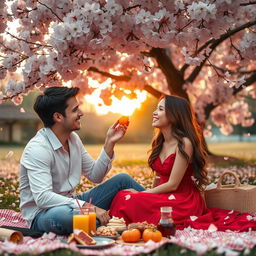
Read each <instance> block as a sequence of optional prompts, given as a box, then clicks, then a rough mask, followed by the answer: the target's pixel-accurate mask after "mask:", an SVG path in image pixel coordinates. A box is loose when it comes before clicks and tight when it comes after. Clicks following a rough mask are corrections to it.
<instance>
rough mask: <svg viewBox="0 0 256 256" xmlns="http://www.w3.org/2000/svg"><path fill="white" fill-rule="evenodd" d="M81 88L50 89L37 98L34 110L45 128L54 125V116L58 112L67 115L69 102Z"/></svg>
mask: <svg viewBox="0 0 256 256" xmlns="http://www.w3.org/2000/svg"><path fill="white" fill-rule="evenodd" d="M78 92H79V88H77V87H73V88H68V87H49V88H47V89H46V90H45V91H44V93H43V94H42V95H39V96H38V97H37V98H36V101H35V104H34V110H35V112H36V113H37V114H38V116H39V117H40V119H41V120H42V121H43V123H44V126H45V127H51V126H53V125H54V120H53V114H54V113H55V112H58V113H60V114H62V115H63V116H66V115H65V110H66V108H67V106H68V105H67V100H68V99H69V98H71V97H74V96H76V95H77V94H78Z"/></svg>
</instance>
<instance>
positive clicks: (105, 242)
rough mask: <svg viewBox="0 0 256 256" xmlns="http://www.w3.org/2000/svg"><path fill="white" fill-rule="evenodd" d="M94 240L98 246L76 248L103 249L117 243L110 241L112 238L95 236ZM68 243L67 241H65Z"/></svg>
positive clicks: (79, 245) (81, 245)
mask: <svg viewBox="0 0 256 256" xmlns="http://www.w3.org/2000/svg"><path fill="white" fill-rule="evenodd" d="M93 239H94V240H95V241H96V244H92V245H88V244H85V245H83V244H77V245H76V246H77V247H78V248H80V249H85V248H86V249H99V248H103V247H107V246H109V245H111V244H114V243H115V240H113V239H110V238H105V237H98V236H94V237H93ZM65 242H67V240H66V241H65Z"/></svg>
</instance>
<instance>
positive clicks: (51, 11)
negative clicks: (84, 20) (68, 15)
mask: <svg viewBox="0 0 256 256" xmlns="http://www.w3.org/2000/svg"><path fill="white" fill-rule="evenodd" d="M38 3H39V4H41V5H43V6H44V7H45V8H47V9H48V10H50V12H51V13H52V14H53V15H55V16H56V17H57V18H58V20H59V21H61V22H63V20H62V19H61V18H60V17H59V16H58V15H57V13H55V12H54V11H53V10H52V8H50V7H49V6H47V5H46V4H43V3H41V2H40V1H38Z"/></svg>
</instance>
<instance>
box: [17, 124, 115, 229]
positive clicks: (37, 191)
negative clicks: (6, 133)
mask: <svg viewBox="0 0 256 256" xmlns="http://www.w3.org/2000/svg"><path fill="white" fill-rule="evenodd" d="M68 143H69V151H70V153H68V152H67V151H66V150H65V149H64V147H63V145H62V144H61V143H60V141H59V139H58V138H57V136H56V135H55V134H54V132H53V131H52V130H51V129H50V128H42V129H41V130H39V131H38V132H37V134H36V135H35V137H33V138H32V139H31V140H30V141H29V143H28V144H27V146H26V147H25V149H24V152H23V154H22V157H21V161H20V208H21V212H22V215H23V218H24V219H25V220H26V221H27V223H28V225H29V227H30V226H31V223H32V221H33V219H34V217H35V216H36V215H37V214H38V213H39V212H40V211H42V210H45V209H48V208H52V207H55V206H61V205H69V206H70V207H71V208H78V205H77V201H76V199H74V198H73V197H72V196H73V192H74V189H75V188H76V186H77V185H78V184H79V183H80V179H81V175H82V174H83V175H85V177H87V178H88V179H89V180H90V181H92V182H94V183H100V182H101V181H102V180H103V178H104V177H105V175H106V174H107V173H108V171H109V170H110V169H111V163H112V160H113V158H112V159H110V158H109V156H108V155H107V154H106V152H105V151H104V149H102V151H101V153H100V155H99V157H98V159H97V160H94V159H93V158H92V157H91V156H90V155H89V153H88V152H87V151H86V150H85V148H84V146H83V143H82V141H81V140H80V138H79V136H78V135H77V134H76V133H75V132H72V133H71V135H70V138H69V140H68ZM79 201H80V202H79V203H80V205H83V204H84V201H81V200H79Z"/></svg>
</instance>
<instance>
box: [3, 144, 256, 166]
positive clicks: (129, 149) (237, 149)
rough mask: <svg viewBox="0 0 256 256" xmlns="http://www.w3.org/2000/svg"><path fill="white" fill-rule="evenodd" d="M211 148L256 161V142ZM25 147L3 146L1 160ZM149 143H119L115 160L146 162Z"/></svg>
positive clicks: (94, 149)
mask: <svg viewBox="0 0 256 256" xmlns="http://www.w3.org/2000/svg"><path fill="white" fill-rule="evenodd" d="M208 145H209V149H210V151H211V152H212V153H214V154H216V155H222V156H231V157H236V158H240V159H241V160H246V161H252V162H255V161H256V143H248V142H246V143H245V142H240V143H230V142H229V143H223V142H222V143H209V144H208ZM85 147H86V149H87V151H88V152H89V153H90V154H91V155H92V157H94V158H96V157H97V156H98V155H99V153H100V151H101V148H102V145H86V146H85ZM23 149H24V147H17V146H1V147H0V160H3V159H6V156H7V154H8V152H10V151H12V152H13V155H12V156H11V157H10V158H11V159H13V160H16V161H18V160H19V159H20V156H21V154H22V151H23ZM149 149H150V145H149V144H117V145H116V147H115V162H114V164H118V165H120V164H121V165H135V164H139V165H140V164H146V163H147V158H148V154H147V152H148V150H149Z"/></svg>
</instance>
